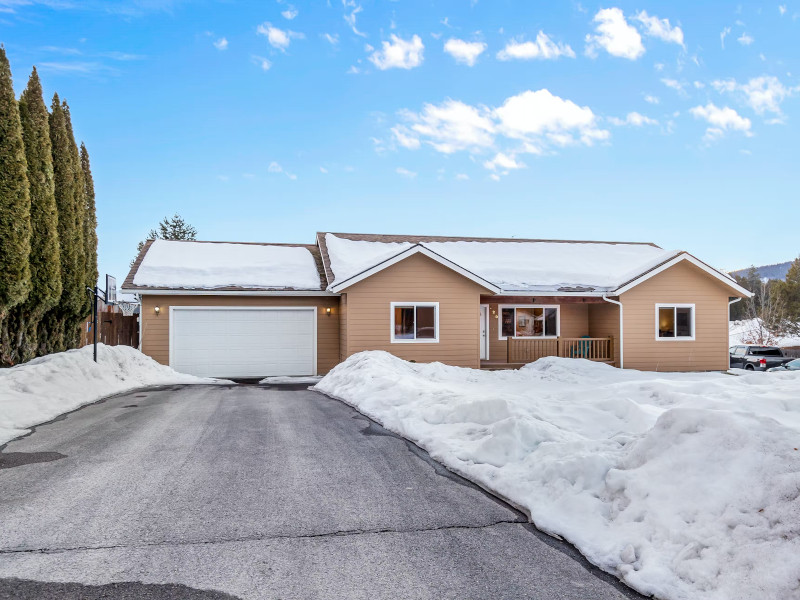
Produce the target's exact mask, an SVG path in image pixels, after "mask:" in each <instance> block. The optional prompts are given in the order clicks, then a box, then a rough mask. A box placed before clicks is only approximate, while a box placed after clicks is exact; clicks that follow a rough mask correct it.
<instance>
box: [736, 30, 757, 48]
mask: <svg viewBox="0 0 800 600" xmlns="http://www.w3.org/2000/svg"><path fill="white" fill-rule="evenodd" d="M736 41H737V42H739V43H740V44H741V45H742V46H749V45H750V44H752V43H753V42H755V40H754V39H753V37H752V36H750V35H748V34H747V33H743V34H742V35H740V36H739V37H738V38H736Z"/></svg>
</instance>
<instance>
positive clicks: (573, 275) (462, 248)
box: [325, 233, 678, 291]
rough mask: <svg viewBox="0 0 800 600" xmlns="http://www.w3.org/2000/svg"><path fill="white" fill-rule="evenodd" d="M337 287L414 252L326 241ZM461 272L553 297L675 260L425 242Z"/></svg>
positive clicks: (628, 247) (601, 248)
mask: <svg viewBox="0 0 800 600" xmlns="http://www.w3.org/2000/svg"><path fill="white" fill-rule="evenodd" d="M325 244H326V246H327V249H328V257H329V258H330V262H331V270H332V271H333V274H334V278H335V281H336V282H337V283H340V282H342V281H344V280H345V279H348V278H350V277H352V276H353V275H357V274H358V273H361V272H362V271H364V270H366V269H369V268H370V267H373V266H374V265H376V264H378V263H380V262H383V261H385V260H387V259H389V258H392V257H393V256H396V255H397V254H399V253H400V252H402V251H404V250H407V249H408V248H411V247H412V246H413V244H411V243H409V242H373V241H365V240H350V239H346V238H340V237H337V236H336V235H334V234H332V233H328V234H326V235H325ZM421 245H422V246H424V247H425V248H428V249H430V250H433V251H434V252H436V253H437V254H440V255H441V256H444V257H445V258H447V259H448V260H450V261H452V262H454V263H456V264H457V265H459V266H460V267H463V268H464V269H466V270H468V271H470V272H472V273H475V274H476V275H478V276H480V277H482V278H483V279H485V280H487V281H490V282H491V283H493V284H495V285H496V286H498V287H500V288H501V289H503V290H504V291H552V290H557V289H558V288H560V287H578V286H580V287H591V288H596V289H598V290H600V291H602V290H606V291H610V290H613V289H616V288H617V287H619V286H620V285H622V284H623V283H627V282H628V281H630V280H631V279H633V278H635V277H637V276H638V275H641V274H642V273H644V272H645V271H647V270H649V269H651V268H653V267H655V266H657V265H659V264H661V263H663V262H665V261H667V260H669V259H670V258H673V257H674V256H676V255H677V254H678V253H677V252H676V251H666V250H663V249H661V248H658V247H656V246H650V245H647V244H625V243H619V244H604V243H584V242H514V241H508V242H468V241H453V242H423V243H422V244H421Z"/></svg>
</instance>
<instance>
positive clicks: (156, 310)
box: [153, 306, 161, 316]
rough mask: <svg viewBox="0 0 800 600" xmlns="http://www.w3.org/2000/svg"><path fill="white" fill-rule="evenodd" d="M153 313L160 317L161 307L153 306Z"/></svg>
mask: <svg viewBox="0 0 800 600" xmlns="http://www.w3.org/2000/svg"><path fill="white" fill-rule="evenodd" d="M153 312H154V313H156V316H158V315H160V314H161V307H160V306H154V307H153Z"/></svg>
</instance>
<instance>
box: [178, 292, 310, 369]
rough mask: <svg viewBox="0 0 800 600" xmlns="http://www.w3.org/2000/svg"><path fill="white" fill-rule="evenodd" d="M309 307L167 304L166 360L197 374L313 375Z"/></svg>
mask: <svg viewBox="0 0 800 600" xmlns="http://www.w3.org/2000/svg"><path fill="white" fill-rule="evenodd" d="M316 325H317V313H316V309H315V308H313V307H301V308H295V307H269V308H265V307H249V306H248V307H244V306H230V307H228V306H226V307H223V306H219V307H205V306H173V307H171V308H170V321H169V364H170V366H171V367H172V368H173V369H175V370H176V371H180V372H181V373H189V374H191V375H199V376H201V377H266V376H269V375H315V374H316V362H317V358H316V341H317V333H316Z"/></svg>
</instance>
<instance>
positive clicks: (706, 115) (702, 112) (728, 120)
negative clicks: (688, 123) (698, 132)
mask: <svg viewBox="0 0 800 600" xmlns="http://www.w3.org/2000/svg"><path fill="white" fill-rule="evenodd" d="M689 112H690V113H692V115H694V118H695V119H703V120H705V121H706V122H708V124H709V127H708V128H707V129H706V133H705V135H704V136H703V139H704V140H705V141H706V142H713V141H715V140H718V139H719V138H721V137H723V136H724V135H725V133H726V132H728V131H741V132H743V133H744V134H745V135H747V136H750V135H752V134H751V132H750V125H751V123H750V119H748V118H746V117H743V116H741V115H740V114H739V113H737V112H736V111H735V110H733V109H732V108H730V107H728V106H726V107H724V108H719V107H718V106H716V105H715V104H714V103H712V102H709V103H708V104H706V105H705V106H695V107H694V108H691V109H689Z"/></svg>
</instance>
